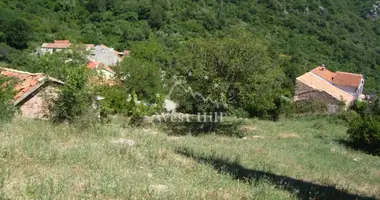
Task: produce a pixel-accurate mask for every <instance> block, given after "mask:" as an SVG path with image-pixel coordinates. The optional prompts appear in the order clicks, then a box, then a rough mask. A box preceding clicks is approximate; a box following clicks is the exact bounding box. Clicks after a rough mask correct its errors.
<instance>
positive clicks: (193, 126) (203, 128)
mask: <svg viewBox="0 0 380 200" xmlns="http://www.w3.org/2000/svg"><path fill="white" fill-rule="evenodd" d="M241 125H242V123H241V122H216V123H211V122H181V123H165V124H164V126H163V129H164V130H165V131H166V132H167V133H168V134H169V135H179V136H183V135H193V136H199V135H202V134H210V133H212V134H216V135H224V136H230V137H238V138H242V137H244V132H242V131H241V130H240V127H241Z"/></svg>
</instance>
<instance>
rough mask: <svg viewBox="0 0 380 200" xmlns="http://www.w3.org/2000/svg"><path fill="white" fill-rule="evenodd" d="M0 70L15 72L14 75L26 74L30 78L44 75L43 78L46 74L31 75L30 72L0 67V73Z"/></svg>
mask: <svg viewBox="0 0 380 200" xmlns="http://www.w3.org/2000/svg"><path fill="white" fill-rule="evenodd" d="M1 70H5V71H11V72H16V73H20V74H27V75H32V76H37V75H44V76H46V74H44V73H31V72H25V71H19V70H16V69H11V68H5V67H0V71H1Z"/></svg>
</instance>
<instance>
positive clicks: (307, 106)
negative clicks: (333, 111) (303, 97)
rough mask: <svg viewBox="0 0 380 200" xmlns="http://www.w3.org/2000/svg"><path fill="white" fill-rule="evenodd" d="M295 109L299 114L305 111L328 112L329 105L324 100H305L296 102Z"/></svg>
mask: <svg viewBox="0 0 380 200" xmlns="http://www.w3.org/2000/svg"><path fill="white" fill-rule="evenodd" d="M295 110H296V113H298V114H304V113H326V112H327V111H328V106H327V103H326V102H323V101H303V102H297V103H296V104H295Z"/></svg>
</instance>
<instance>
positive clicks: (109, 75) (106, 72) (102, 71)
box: [87, 60, 115, 79]
mask: <svg viewBox="0 0 380 200" xmlns="http://www.w3.org/2000/svg"><path fill="white" fill-rule="evenodd" d="M87 66H88V68H89V69H92V70H96V72H97V74H98V75H100V76H102V77H103V78H105V79H113V78H114V77H115V72H114V71H113V70H112V69H111V68H110V67H109V66H107V65H105V64H103V63H101V62H98V61H95V60H90V62H89V63H88V65H87Z"/></svg>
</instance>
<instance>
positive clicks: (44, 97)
mask: <svg viewBox="0 0 380 200" xmlns="http://www.w3.org/2000/svg"><path fill="white" fill-rule="evenodd" d="M57 97H58V89H57V88H56V87H54V86H53V85H50V86H46V87H42V88H40V89H39V90H37V91H36V92H34V94H32V95H30V97H28V98H27V99H26V100H25V101H24V102H23V103H22V104H21V106H20V111H21V113H20V114H21V115H22V116H23V117H27V118H32V119H44V118H45V119H46V118H49V117H50V116H51V113H50V109H49V108H50V107H51V106H52V104H53V102H54V100H55V99H56V98H57Z"/></svg>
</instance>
